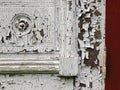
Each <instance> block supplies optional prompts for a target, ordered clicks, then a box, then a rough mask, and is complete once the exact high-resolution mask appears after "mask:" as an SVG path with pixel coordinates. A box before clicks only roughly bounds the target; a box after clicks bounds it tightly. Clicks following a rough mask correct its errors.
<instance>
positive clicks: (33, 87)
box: [0, 0, 104, 90]
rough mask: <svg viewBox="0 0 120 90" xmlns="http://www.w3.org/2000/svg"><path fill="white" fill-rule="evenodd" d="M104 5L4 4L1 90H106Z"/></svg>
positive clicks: (72, 1) (73, 1) (74, 0)
mask: <svg viewBox="0 0 120 90" xmlns="http://www.w3.org/2000/svg"><path fill="white" fill-rule="evenodd" d="M103 2H104V1H102V2H101V0H98V1H96V0H95V1H94V0H92V1H90V0H0V90H73V89H75V90H78V89H79V88H81V90H88V89H89V90H103V88H104V86H103V85H104V83H103V82H104V80H103V78H102V79H101V77H98V79H100V80H99V81H100V83H99V82H98V83H97V84H99V85H100V84H101V87H100V88H99V87H98V86H97V87H96V86H95V85H96V82H97V81H96V82H94V81H88V79H84V75H85V77H87V78H88V77H89V75H91V77H90V78H92V77H94V75H99V74H101V73H99V72H100V71H102V70H103V67H104V62H103V60H101V59H103V55H104V54H102V53H103V52H104V39H103V37H104V30H103V28H104V18H101V17H104V14H101V13H104V11H103V12H99V10H101V11H102V10H104V9H99V10H96V12H94V11H92V9H96V7H99V5H102V6H101V7H104V5H103V4H104V3H103ZM89 4H91V5H93V6H91V7H90V8H91V9H90V8H89ZM95 6H96V7H95ZM93 12H94V15H95V16H94V17H92V16H91V15H92V13H93ZM99 16H101V17H99ZM91 17H92V18H91ZM84 19H85V20H84ZM98 19H99V20H101V19H102V20H101V21H99V20H98ZM101 22H102V23H103V24H101ZM97 23H98V24H97ZM92 26H93V27H92ZM94 26H95V27H94ZM97 28H98V29H99V30H97ZM93 29H94V30H93ZM79 32H80V33H79ZM99 45H101V46H99ZM99 51H100V53H99ZM80 53H81V54H80ZM80 55H81V56H80ZM98 55H99V56H98ZM96 57H98V58H96ZM84 60H87V61H89V62H90V64H89V63H87V61H85V62H84ZM98 62H100V64H98ZM78 65H80V66H78ZM78 67H79V68H78ZM93 67H94V68H93ZM80 69H82V70H80ZM86 71H88V72H86ZM92 71H93V72H92ZM103 71H104V70H103ZM86 73H92V74H88V75H87V74H86ZM102 76H103V73H102ZM76 77H78V78H76ZM95 77H97V76H95ZM93 79H94V78H93ZM93 79H89V80H93ZM98 79H97V80H98ZM86 80H87V81H86ZM85 83H86V84H85ZM92 85H93V89H90V88H92Z"/></svg>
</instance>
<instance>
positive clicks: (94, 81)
mask: <svg viewBox="0 0 120 90" xmlns="http://www.w3.org/2000/svg"><path fill="white" fill-rule="evenodd" d="M76 6H77V7H76V9H77V19H78V54H79V74H78V76H77V78H76V85H75V90H104V78H105V76H104V75H105V74H104V73H105V62H104V60H105V59H104V58H105V57H104V54H105V53H104V52H105V51H104V50H105V0H76Z"/></svg>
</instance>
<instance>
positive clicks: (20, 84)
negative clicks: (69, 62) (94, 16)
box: [0, 74, 73, 90]
mask: <svg viewBox="0 0 120 90" xmlns="http://www.w3.org/2000/svg"><path fill="white" fill-rule="evenodd" d="M57 76H58V75H57V74H52V75H51V74H33V75H30V74H15V75H14V74H10V75H8V74H7V75H0V84H1V85H0V90H73V79H72V78H67V79H65V78H61V77H57Z"/></svg>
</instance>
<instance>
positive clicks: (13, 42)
mask: <svg viewBox="0 0 120 90" xmlns="http://www.w3.org/2000/svg"><path fill="white" fill-rule="evenodd" d="M51 2H52V3H53V2H55V1H51ZM35 4H37V3H35ZM39 4H40V2H39ZM44 4H45V3H44ZM0 12H2V14H1V15H0V53H43V52H51V51H55V47H56V45H55V44H56V40H55V38H56V33H57V32H56V30H55V15H56V14H55V4H54V6H51V7H50V8H49V6H48V7H47V6H46V5H42V6H41V7H40V6H39V7H35V8H33V7H32V6H31V7H29V8H28V7H22V6H19V5H18V8H17V6H16V8H13V7H12V6H11V7H9V6H6V7H4V8H3V6H1V8H0Z"/></svg>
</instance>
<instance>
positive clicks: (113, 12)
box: [106, 0, 120, 90]
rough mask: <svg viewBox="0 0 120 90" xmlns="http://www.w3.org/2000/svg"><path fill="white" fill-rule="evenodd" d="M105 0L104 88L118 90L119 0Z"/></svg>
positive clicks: (119, 60) (119, 81)
mask: <svg viewBox="0 0 120 90" xmlns="http://www.w3.org/2000/svg"><path fill="white" fill-rule="evenodd" d="M106 1H107V16H106V17H107V19H106V45H107V52H108V53H107V78H106V90H120V0H106Z"/></svg>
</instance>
